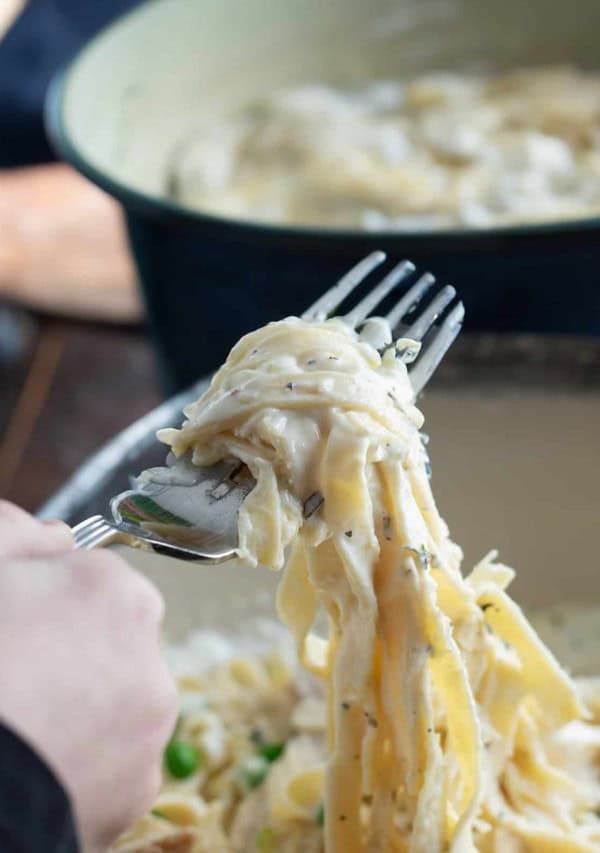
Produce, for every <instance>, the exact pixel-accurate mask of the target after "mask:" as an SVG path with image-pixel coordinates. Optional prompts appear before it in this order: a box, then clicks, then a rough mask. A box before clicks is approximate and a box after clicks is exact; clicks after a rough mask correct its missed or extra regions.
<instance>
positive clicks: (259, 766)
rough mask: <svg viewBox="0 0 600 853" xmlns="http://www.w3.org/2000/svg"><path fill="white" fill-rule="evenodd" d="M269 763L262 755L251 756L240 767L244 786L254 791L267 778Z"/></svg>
mask: <svg viewBox="0 0 600 853" xmlns="http://www.w3.org/2000/svg"><path fill="white" fill-rule="evenodd" d="M268 772H269V762H268V761H267V760H266V758H263V757H262V755H251V756H250V757H249V758H247V759H246V761H245V762H244V763H243V764H242V765H241V767H240V778H241V780H242V782H243V783H244V785H245V786H246V787H247V788H249V789H250V790H253V789H254V788H258V786H259V785H262V783H263V782H264V781H265V779H266V778H267V773H268Z"/></svg>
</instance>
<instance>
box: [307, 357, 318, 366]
mask: <svg viewBox="0 0 600 853" xmlns="http://www.w3.org/2000/svg"><path fill="white" fill-rule="evenodd" d="M316 363H317V359H316V358H309V359H308V361H307V362H306V364H307V365H308V366H309V367H312V366H313V364H316Z"/></svg>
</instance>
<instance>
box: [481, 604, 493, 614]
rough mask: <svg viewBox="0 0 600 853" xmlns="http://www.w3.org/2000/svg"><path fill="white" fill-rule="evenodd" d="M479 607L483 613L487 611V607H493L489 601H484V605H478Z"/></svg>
mask: <svg viewBox="0 0 600 853" xmlns="http://www.w3.org/2000/svg"><path fill="white" fill-rule="evenodd" d="M479 606H480V607H481V609H482V610H483V612H484V613H485V611H486V610H487V609H488V607H493V606H494V605H493V604H492V602H491V601H486V602H485V603H484V604H480V605H479Z"/></svg>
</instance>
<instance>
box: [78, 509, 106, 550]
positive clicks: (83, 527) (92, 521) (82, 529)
mask: <svg viewBox="0 0 600 853" xmlns="http://www.w3.org/2000/svg"><path fill="white" fill-rule="evenodd" d="M105 523H106V522H105V520H104V518H103V517H102V516H101V515H92V516H91V517H90V518H86V519H85V521H81V522H80V523H79V524H76V525H75V527H73V528H72V530H71V533H72V534H73V539H74V540H75V547H78V546H79V542H80V541H82V540H85V539H86V538H87V537H88V536H89V535H90V533H92V532H93V531H94V530H96V529H98V528H99V527H101V526H102V525H103V524H105Z"/></svg>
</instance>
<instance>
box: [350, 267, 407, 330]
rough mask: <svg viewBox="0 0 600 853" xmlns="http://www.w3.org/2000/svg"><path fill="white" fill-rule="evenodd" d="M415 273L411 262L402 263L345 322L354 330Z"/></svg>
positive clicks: (359, 304) (362, 301)
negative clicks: (397, 286)
mask: <svg viewBox="0 0 600 853" xmlns="http://www.w3.org/2000/svg"><path fill="white" fill-rule="evenodd" d="M414 271H415V265H414V264H413V263H412V262H411V261H401V262H400V263H399V264H397V265H396V266H395V267H394V269H393V270H392V271H391V272H389V273H388V274H387V275H386V276H385V278H384V279H382V281H381V282H380V283H379V284H378V285H377V287H374V288H373V290H372V291H371V292H370V293H368V294H367V296H365V298H364V299H361V301H360V302H359V303H358V305H355V306H354V308H353V309H352V311H350V312H349V313H348V314H346V315H345V317H344V321H345V322H346V323H348V325H349V326H351V327H352V328H353V329H354V328H356V326H357V325H358V324H359V323H362V322H363V320H365V319H366V318H367V317H368V316H369V314H370V313H371V311H373V310H374V309H375V308H376V307H377V306H378V305H379V303H380V302H382V301H383V300H384V299H385V297H386V296H387V295H388V293H389V292H390V291H391V290H392V289H393V288H394V287H395V286H396V285H397V284H398V283H399V282H400V281H402V279H403V278H406V276H407V275H410V274H411V273H413V272H414Z"/></svg>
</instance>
